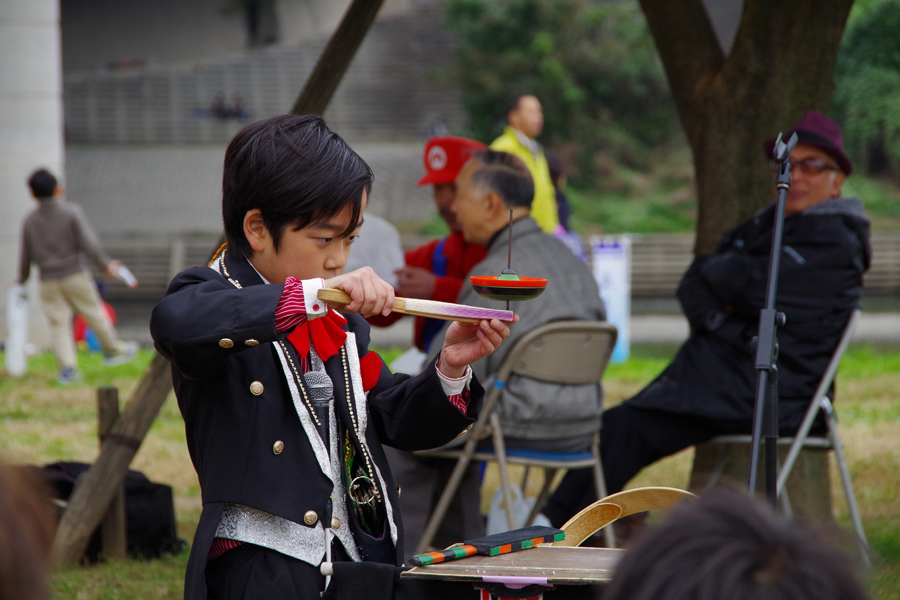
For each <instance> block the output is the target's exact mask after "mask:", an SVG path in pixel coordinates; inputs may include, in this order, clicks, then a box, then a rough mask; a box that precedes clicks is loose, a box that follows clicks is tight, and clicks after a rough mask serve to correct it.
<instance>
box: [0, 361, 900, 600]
mask: <svg viewBox="0 0 900 600" xmlns="http://www.w3.org/2000/svg"><path fill="white" fill-rule="evenodd" d="M674 350H675V348H674V347H673V346H637V347H634V348H633V349H632V356H631V358H630V359H629V360H628V361H627V362H625V363H624V364H619V365H611V366H610V367H609V369H608V371H607V374H606V377H605V387H606V392H607V401H608V404H609V405H612V404H615V403H617V402H620V401H621V400H622V399H624V398H627V397H628V396H630V395H632V394H634V393H635V392H636V391H637V390H639V389H640V388H641V387H642V386H643V385H645V384H646V383H647V382H648V381H649V380H650V379H652V378H653V377H654V376H655V375H656V374H657V373H658V372H659V371H660V370H661V369H662V368H663V367H664V366H665V365H666V364H667V362H668V360H669V358H670V357H671V355H672V353H673V352H674ZM385 353H386V354H397V353H399V350H393V349H392V350H389V351H386V352H385ZM151 357H152V353H151V352H150V351H143V352H141V354H140V356H139V358H138V359H137V360H135V361H134V362H132V363H130V364H127V365H121V366H118V367H113V368H106V367H103V366H102V361H101V360H100V357H99V356H98V355H96V354H85V353H82V354H80V355H79V364H80V366H81V369H82V371H83V372H84V375H85V380H84V382H82V383H78V384H73V385H70V386H60V385H58V384H57V383H56V379H55V375H56V369H55V365H54V364H53V360H52V358H51V357H50V355H49V354H41V355H38V356H34V357H31V359H30V361H29V374H28V376H27V377H25V378H22V379H12V378H10V377H8V376H6V375H5V374H0V455H2V456H3V458H4V459H5V460H7V461H8V462H12V463H20V464H36V465H37V464H46V463H50V462H55V461H58V460H72V461H83V462H93V461H94V460H95V459H96V456H97V425H96V387H97V386H101V385H114V386H117V387H118V388H119V389H120V397H121V398H122V402H123V404H124V402H125V401H127V399H128V398H129V396H130V394H131V392H132V390H133V389H134V387H135V384H136V382H137V379H138V378H139V376H140V375H141V373H142V372H143V369H144V368H145V367H146V365H147V364H148V363H149V361H150V359H151ZM897 389H900V349H898V348H895V347H879V346H872V345H854V346H851V347H850V349H849V350H848V352H847V354H846V356H845V358H844V362H843V365H842V366H841V371H840V373H839V375H838V390H839V395H838V400H837V406H838V410H839V411H840V416H841V428H842V429H841V433H842V436H843V438H844V443H845V445H846V452H847V456H848V461H849V463H850V470H851V474H852V477H853V480H854V485H855V487H856V494H857V499H858V501H859V505H860V510H861V512H862V516H863V522H864V525H865V528H866V533H867V535H868V538H869V541H870V543H871V545H872V548H873V551H874V555H875V563H876V566H875V568H874V569H873V571H872V572H871V573H870V574H869V575H868V578H869V580H870V582H871V586H872V589H873V597H875V598H877V599H879V600H888V599H895V598H897V597H900V502H898V501H897V498H898V495H900V403H898V402H897V401H896V399H895V396H896V390H897ZM691 457H692V450H688V451H685V452H682V453H680V454H678V455H676V456H673V457H670V458H668V459H665V460H663V461H660V462H659V463H657V464H655V465H653V466H651V467H650V468H648V469H646V470H645V471H644V472H643V473H641V475H639V476H638V478H637V479H636V480H635V481H634V482H632V485H634V486H642V485H668V486H674V487H684V486H685V485H686V483H687V478H688V473H689V471H690V464H691ZM132 468H133V469H137V470H139V471H143V472H144V473H145V474H146V475H147V476H148V477H149V478H150V479H152V480H154V481H158V482H161V483H166V484H168V485H171V486H172V487H173V490H174V493H175V509H176V515H177V521H178V530H179V535H181V536H182V537H184V538H185V539H187V540H190V539H192V537H193V533H194V529H195V528H196V524H197V521H198V518H199V515H200V493H199V487H198V484H197V477H196V475H195V474H194V470H193V468H192V466H191V464H190V459H189V457H188V453H187V448H186V446H185V442H184V429H183V425H182V422H181V417H180V415H179V413H178V409H177V406H176V405H175V401H174V397H172V396H170V398H169V399H168V401H167V402H166V404H165V405H164V406H163V409H162V411H161V413H160V415H159V417H158V418H157V420H156V422H155V423H154V425H153V427H152V428H151V430H150V433H149V435H148V436H147V439H146V440H145V441H144V444H143V445H142V446H141V449H140V451H139V452H138V454H137V456H136V457H135V460H134V463H133V464H132ZM532 479H539V478H532ZM837 481H838V480H837V479H836V478H833V479H832V491H833V496H834V498H833V500H834V506H835V510H836V516H837V519H838V523H839V524H841V525H843V526H845V527H848V518H847V514H846V509H845V508H844V503H843V500H842V496H841V491H840V487H839V485H838V483H837ZM533 484H534V485H538V484H539V482H538V481H533ZM495 487H496V477H495V476H494V475H492V474H491V471H490V470H489V472H488V478H487V480H486V484H485V488H486V489H485V492H484V497H485V498H486V499H488V500H489V499H490V497H491V495H492V493H493V488H495ZM186 563H187V552H186V551H185V552H183V553H182V554H180V555H179V556H169V557H165V558H162V559H158V560H151V561H145V560H133V559H127V560H121V561H107V562H101V563H100V564H98V565H94V566H91V567H60V568H57V569H56V570H55V571H54V573H53V578H52V585H53V597H54V599H55V600H101V599H102V600H107V599H120V598H121V599H134V598H142V599H144V598H154V599H163V600H175V599H177V598H181V596H182V578H183V575H184V569H185V566H186Z"/></svg>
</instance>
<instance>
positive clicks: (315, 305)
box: [300, 278, 328, 319]
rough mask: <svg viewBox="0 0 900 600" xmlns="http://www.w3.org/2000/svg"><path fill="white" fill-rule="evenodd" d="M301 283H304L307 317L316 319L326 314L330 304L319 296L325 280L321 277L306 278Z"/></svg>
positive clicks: (304, 302)
mask: <svg viewBox="0 0 900 600" xmlns="http://www.w3.org/2000/svg"><path fill="white" fill-rule="evenodd" d="M300 283H301V284H302V285H303V304H304V305H305V307H306V316H307V318H309V319H315V318H317V317H323V316H325V313H327V312H328V306H327V305H326V304H325V303H324V302H322V301H321V300H319V298H318V293H319V290H321V289H322V288H323V287H325V280H324V279H321V278H316V279H304V280H302V281H301V282H300Z"/></svg>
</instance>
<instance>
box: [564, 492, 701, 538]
mask: <svg viewBox="0 0 900 600" xmlns="http://www.w3.org/2000/svg"><path fill="white" fill-rule="evenodd" d="M696 498H697V496H695V495H694V494H692V493H690V492H686V491H684V490H679V489H677V488H668V487H644V488H635V489H632V490H625V491H624V492H619V493H617V494H613V495H612V496H607V497H606V498H601V499H600V500H597V501H596V502H594V503H593V504H591V505H590V506H588V507H586V508H585V509H583V510H582V511H581V512H579V513H578V514H577V515H575V516H574V517H572V518H571V519H569V520H568V521H567V522H566V524H565V525H563V526H562V530H563V531H564V532H565V533H566V539H564V540H562V541H560V542H553V543H552V544H550V545H551V546H567V547H574V546H580V545H581V544H582V542H584V540H586V539H588V538H589V537H591V536H592V535H594V534H595V533H597V532H598V531H600V530H601V529H603V528H604V527H606V526H607V525H609V524H610V523H612V522H613V521H615V520H617V519H621V518H623V517H627V516H629V515H633V514H637V513H642V512H646V511H648V510H661V509H665V508H671V507H672V506H674V505H676V504H678V503H679V502H681V501H682V500H689V499H696ZM610 529H611V528H610ZM604 531H606V530H604Z"/></svg>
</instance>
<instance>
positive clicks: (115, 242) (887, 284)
mask: <svg viewBox="0 0 900 600" xmlns="http://www.w3.org/2000/svg"><path fill="white" fill-rule="evenodd" d="M216 240H217V237H216V236H215V235H197V236H190V237H175V238H171V239H164V238H134V237H129V238H104V240H103V243H104V246H105V248H106V250H107V253H108V254H109V255H110V256H112V257H114V258H118V259H120V260H122V261H124V262H125V264H127V265H128V266H129V268H131V270H132V271H133V272H134V274H135V276H136V277H137V278H138V280H139V281H140V286H139V287H138V288H137V289H134V290H132V289H128V288H127V287H126V286H125V284H123V283H121V282H118V281H109V280H107V282H106V294H107V298H108V299H109V300H112V301H119V300H136V301H137V300H142V301H146V300H157V299H159V298H162V296H163V294H164V293H165V289H166V286H167V285H168V283H169V281H170V280H171V279H172V277H173V276H174V275H175V274H176V273H178V272H179V271H182V270H184V269H186V268H188V267H192V266H201V265H205V264H206V261H207V260H208V258H209V255H210V254H211V252H212V250H213V249H214V246H215V244H216ZM421 241H422V240H420V239H417V238H413V237H410V238H404V245H406V246H407V247H411V246H414V245H416V244H417V243H421ZM693 243H694V236H693V234H642V235H635V236H634V237H633V238H632V259H631V269H632V273H631V289H632V294H633V295H634V296H635V297H646V298H671V297H673V296H674V294H675V290H676V288H677V287H678V282H679V281H680V279H681V275H682V274H683V273H684V271H685V270H686V269H687V267H688V265H689V264H690V262H691V259H692V257H693V255H692V248H693ZM872 246H873V258H872V268H871V269H870V271H869V272H868V274H867V275H866V281H865V286H866V293H867V295H877V296H889V295H900V233H881V232H876V233H874V234H873V235H872Z"/></svg>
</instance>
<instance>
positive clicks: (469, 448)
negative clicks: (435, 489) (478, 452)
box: [416, 438, 477, 554]
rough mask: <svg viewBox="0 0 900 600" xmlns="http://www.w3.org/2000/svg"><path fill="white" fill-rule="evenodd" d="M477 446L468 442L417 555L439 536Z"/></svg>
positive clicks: (427, 527)
mask: <svg viewBox="0 0 900 600" xmlns="http://www.w3.org/2000/svg"><path fill="white" fill-rule="evenodd" d="M476 444H477V441H476V440H475V439H474V438H471V439H469V440H467V441H466V445H465V448H464V450H463V455H462V456H460V457H459V458H458V459H457V461H456V466H455V467H454V468H453V473H451V474H450V479H449V480H448V481H447V485H446V486H444V491H443V492H442V493H441V497H440V499H439V500H438V503H437V506H435V507H434V510H433V511H432V513H431V517H430V518H429V519H428V524H427V525H426V526H425V531H424V532H423V533H422V537H421V538H420V539H419V545H418V546H416V554H422V553H424V552H427V551H428V547H429V546H430V545H431V541H432V540H433V539H434V536H435V535H437V531H438V529H439V528H440V526H441V522H442V521H443V520H444V515H446V514H447V509H449V508H450V502H451V501H452V500H453V496H454V495H455V494H456V490H457V489H458V488H459V484H460V482H461V481H462V479H463V476H464V475H465V472H466V468H467V467H468V466H469V463H470V462H472V458H471V457H472V454H473V453H474V452H475V445H476Z"/></svg>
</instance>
